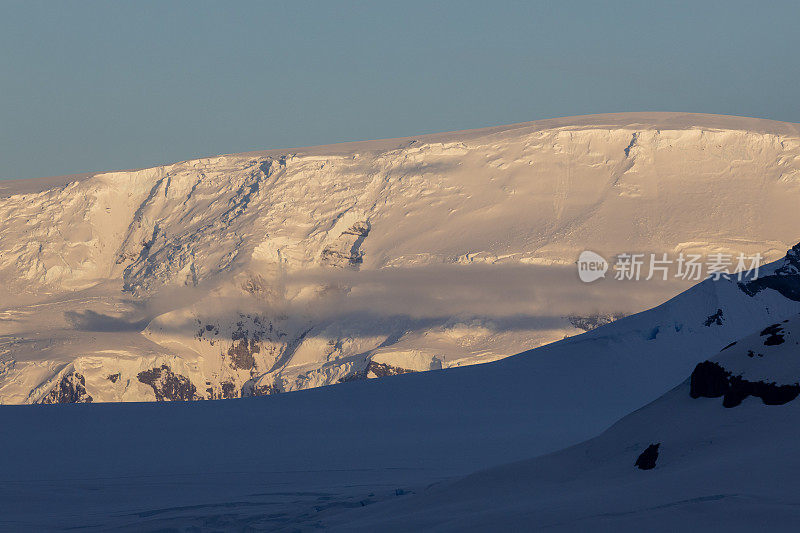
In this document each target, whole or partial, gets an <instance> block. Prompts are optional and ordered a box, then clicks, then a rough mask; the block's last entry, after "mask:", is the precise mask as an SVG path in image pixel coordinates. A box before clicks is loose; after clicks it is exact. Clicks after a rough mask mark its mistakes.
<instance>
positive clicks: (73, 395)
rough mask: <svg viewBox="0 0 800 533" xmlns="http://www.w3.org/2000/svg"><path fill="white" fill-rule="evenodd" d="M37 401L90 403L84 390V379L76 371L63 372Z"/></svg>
mask: <svg viewBox="0 0 800 533" xmlns="http://www.w3.org/2000/svg"><path fill="white" fill-rule="evenodd" d="M39 403H43V404H53V403H92V396H91V395H90V394H89V393H87V392H86V380H85V379H84V377H83V375H82V374H80V373H78V372H74V371H73V372H70V373H68V374H65V375H64V376H63V377H62V378H61V379H60V380H59V381H58V383H56V385H55V386H54V387H53V388H52V389H50V392H49V393H48V394H47V395H46V396H45V397H44V398H42V399H41V401H40V402H39Z"/></svg>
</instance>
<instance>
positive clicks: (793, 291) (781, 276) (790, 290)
mask: <svg viewBox="0 0 800 533" xmlns="http://www.w3.org/2000/svg"><path fill="white" fill-rule="evenodd" d="M739 288H740V289H742V290H743V291H744V292H745V293H747V294H749V295H750V296H754V295H755V294H757V293H759V292H761V291H763V290H764V289H773V290H775V291H778V292H779V293H781V294H782V295H783V296H785V297H786V298H789V299H790V300H794V301H795V302H800V243H798V244H795V245H794V246H793V247H792V249H791V250H789V251H788V252H787V253H786V257H785V258H784V259H783V265H782V266H781V267H780V268H778V269H776V270H775V273H774V274H770V275H767V276H763V277H759V278H757V279H754V280H751V281H747V282H741V283H739Z"/></svg>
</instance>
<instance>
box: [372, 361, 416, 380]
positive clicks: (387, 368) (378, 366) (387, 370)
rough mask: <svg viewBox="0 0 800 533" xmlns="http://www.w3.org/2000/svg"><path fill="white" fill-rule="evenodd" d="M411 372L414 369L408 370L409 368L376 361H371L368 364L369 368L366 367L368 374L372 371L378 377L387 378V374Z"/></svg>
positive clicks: (394, 374) (395, 374)
mask: <svg viewBox="0 0 800 533" xmlns="http://www.w3.org/2000/svg"><path fill="white" fill-rule="evenodd" d="M411 372H414V371H413V370H408V369H407V368H400V367H399V366H392V365H387V364H385V363H377V362H375V361H370V362H369V363H368V364H367V369H366V374H367V375H369V374H370V373H372V374H374V375H375V377H378V378H385V377H386V376H397V375H400V374H408V373H411Z"/></svg>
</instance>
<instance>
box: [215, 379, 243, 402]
mask: <svg viewBox="0 0 800 533" xmlns="http://www.w3.org/2000/svg"><path fill="white" fill-rule="evenodd" d="M220 386H221V388H222V398H223V399H225V400H228V399H230V398H238V397H239V392H238V391H237V390H236V385H235V384H234V383H231V382H230V381H223V382H222V383H221V384H220Z"/></svg>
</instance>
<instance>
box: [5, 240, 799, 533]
mask: <svg viewBox="0 0 800 533" xmlns="http://www.w3.org/2000/svg"><path fill="white" fill-rule="evenodd" d="M763 274H764V275H763V277H762V278H760V279H761V280H762V281H761V282H760V284H759V286H758V287H754V286H750V285H747V284H745V285H741V286H740V285H739V284H738V283H737V282H736V281H735V280H726V279H720V280H718V281H713V280H706V281H704V282H702V283H700V284H699V285H697V286H695V287H693V288H692V289H690V290H688V291H686V292H684V293H682V294H680V295H679V296H677V297H676V298H674V299H672V300H670V301H668V302H666V303H664V304H662V305H660V306H658V307H656V308H654V309H651V310H649V311H646V312H643V313H640V314H637V315H634V316H630V317H627V318H624V319H621V320H618V321H615V322H612V323H610V324H607V325H605V326H602V327H600V328H597V329H595V330H593V331H591V332H588V333H586V334H583V335H580V336H577V337H572V338H569V339H565V340H562V341H560V342H557V343H553V344H550V345H547V346H544V347H540V348H537V349H535V350H532V351H529V352H525V353H522V354H519V355H517V356H514V357H509V358H505V359H502V360H499V361H495V362H492V363H487V364H484V365H473V366H466V367H461V368H449V369H443V370H437V371H432V372H420V373H412V374H405V375H400V376H393V377H387V378H385V379H381V380H357V381H352V382H347V383H343V384H341V385H338V386H335V387H322V388H316V389H312V390H303V391H296V392H292V393H288V394H280V395H275V396H270V397H265V398H243V399H237V400H231V401H224V402H223V401H216V402H166V403H110V404H92V405H36V406H3V407H2V408H0V427H2V428H3V432H2V433H0V450H2V453H0V481H2V483H0V528H2V527H5V528H6V529H12V530H20V529H26V528H27V529H52V528H69V527H82V528H85V529H88V530H107V529H111V528H117V529H122V530H125V529H127V530H131V531H143V530H145V531H146V530H163V529H165V528H170V527H184V528H186V527H190V526H196V527H198V528H200V529H203V528H205V529H214V528H217V529H244V528H247V527H251V528H273V529H279V528H287V529H290V530H297V529H300V530H302V529H312V528H316V527H321V526H334V525H337V524H340V525H341V524H349V523H350V522H349V521H350V520H353V521H361V520H363V522H358V523H360V524H363V527H365V528H367V529H369V528H370V527H371V525H372V524H373V523H377V522H375V521H378V522H380V523H381V524H384V523H385V524H386V525H387V526H392V525H394V526H396V524H397V522H393V520H394V517H395V516H397V515H396V514H394V512H392V513H383V512H382V511H379V509H381V508H382V507H379V506H378V505H376V506H375V509H376V511H375V513H376V514H369V515H364V517H363V518H361V517H360V515H359V516H355V517H352V518H345V514H344V512H345V511H347V510H348V509H350V508H353V507H361V506H362V505H364V506H366V507H367V509H368V510H369V508H370V506H368V505H367V504H370V503H375V502H380V501H385V500H387V499H389V500H391V499H395V498H398V497H402V498H405V497H406V492H407V491H409V490H414V491H416V492H417V493H419V494H420V496H422V494H421V493H420V488H419V487H421V486H425V484H428V483H431V482H436V481H440V480H442V479H444V478H452V477H454V476H459V475H466V474H468V473H469V472H473V471H475V470H478V469H483V468H489V467H495V466H497V465H499V464H503V463H506V462H508V461H515V460H523V459H526V458H529V457H532V456H537V455H541V454H544V453H548V452H554V451H556V450H559V449H561V448H564V447H565V446H569V445H572V444H575V443H577V442H580V441H582V440H585V439H588V438H591V437H592V436H594V435H597V434H598V433H599V432H601V431H602V430H604V429H605V428H607V427H608V426H609V425H610V424H612V423H613V422H614V421H615V420H617V419H619V418H620V417H622V416H624V415H625V414H627V413H630V412H631V411H633V410H634V409H637V408H639V407H640V406H642V405H644V404H646V403H648V402H651V401H653V400H655V399H656V398H658V396H660V395H661V394H662V393H663V392H664V391H667V390H669V389H671V388H673V387H674V386H675V384H676V383H680V382H681V381H682V380H684V379H685V378H686V376H688V375H689V374H691V373H692V371H693V369H694V368H695V367H696V366H697V364H698V363H699V362H702V361H704V360H705V359H707V358H708V357H709V355H711V354H716V353H718V352H719V351H720V350H721V349H722V348H724V347H725V346H728V345H729V344H730V343H731V342H733V341H735V340H736V339H740V338H741V337H742V336H743V335H746V334H748V333H751V332H752V333H754V334H755V336H754V337H752V338H751V340H747V342H744V341H740V342H739V343H737V344H736V345H734V346H733V347H729V348H727V349H726V350H723V352H722V353H723V354H729V353H730V354H733V353H734V352H733V351H732V350H734V349H735V350H740V349H741V350H745V349H750V348H752V346H751V344H753V343H757V342H760V343H762V344H763V343H764V342H766V340H767V339H768V338H772V336H773V335H777V334H780V332H778V331H775V330H774V328H772V327H773V326H774V325H775V324H783V322H782V321H784V320H787V319H791V318H792V317H794V316H795V315H797V314H798V313H800V297H797V293H796V291H797V290H798V289H800V245H798V246H796V247H795V248H794V249H792V250H790V251H789V253H787V255H786V257H785V258H784V259H782V260H780V261H778V262H776V263H775V264H773V265H770V266H769V268H767V269H765V270H764V272H763ZM757 289H758V290H757ZM720 310H722V313H720ZM709 317H715V318H714V320H709ZM717 318H719V320H717ZM781 327H783V326H781ZM769 328H772V329H769ZM765 329H769V332H768V333H767V334H766V335H765V336H761V335H760V334H761V333H762V332H763V331H764V330H765ZM795 340H796V339H794V337H787V340H786V342H784V343H783V344H785V345H786V346H785V348H788V347H789V346H790V345H791V346H794V344H793V343H794V342H795ZM770 342H772V343H774V342H775V341H770ZM740 344H741V346H740ZM783 344H781V346H782V345H783ZM773 346H777V347H780V346H779V345H777V344H773ZM764 349H766V347H764ZM736 353H737V354H739V356H738V358H737V359H736V361H735V362H736V365H738V364H739V363H740V362H742V361H744V360H745V358H747V355H746V352H744V353H745V355H742V354H741V353H740V352H738V351H737V352H736ZM776 353H777V352H776ZM769 356H770V352H766V355H765V357H764V358H762V359H764V360H766V359H765V358H766V357H769ZM728 366H730V371H731V372H733V373H736V372H738V371H739V369H740V368H743V367H739V366H735V365H733V364H730V365H728ZM726 368H727V367H726ZM753 375H755V374H753ZM747 376H751V374H749V373H748V374H747ZM683 388H684V389H686V386H683ZM67 390H71V389H69V388H67ZM684 392H686V393H687V394H688V390H687V391H684ZM681 394H683V396H682V398H683V400H681V401H685V402H690V403H689V404H690V405H695V403H696V405H702V406H706V407H704V409H706V408H707V409H717V410H722V411H723V412H727V411H726V410H725V408H724V407H722V401H723V400H722V399H721V398H713V399H711V400H708V401H706V399H697V400H693V399H691V398H689V397H688V396H686V394H684V393H681ZM750 400H751V399H749V398H748V399H746V400H745V401H744V402H743V403H742V405H741V406H740V407H737V408H736V409H742V410H741V411H738V410H737V411H735V414H736V413H740V412H742V413H745V412H749V411H748V409H750V407H749V405H750V404H751V403H752V402H750ZM691 402H695V403H691ZM683 405H684V404H680V405H678V406H677V407H676V406H674V405H672V404H670V405H668V406H667V408H665V410H666V411H669V412H671V413H673V414H674V416H679V415H680V413H681V412H683V411H681V410H682V409H683ZM780 412H782V413H783V412H785V411H780ZM772 413H773V411H768V412H767V414H766V415H765V418H764V422H763V423H764V424H767V425H771V424H773V422H774V418H771V417H773V415H772ZM735 416H738V414H736V415H735ZM775 416H777V415H775ZM656 418H657V417H653V420H656ZM648 419H649V418H648ZM703 421H704V422H706V420H705V419H703ZM737 421H738V419H737V418H720V419H719V423H720V424H721V425H726V424H727V425H730V423H731V422H737ZM687 423H688V422H687ZM690 425H691V424H690ZM652 427H653V428H654V430H653V431H646V432H645V431H642V432H638V433H636V435H635V439H636V440H634V441H632V442H633V443H635V446H634V445H633V444H630V446H629V448H630V449H627V448H626V449H622V450H620V449H619V448H618V447H616V446H617V444H618V442H619V441H618V440H613V442H612V443H611V444H610V445H609V448H608V449H609V450H610V451H609V452H608V453H609V454H611V453H612V452H613V453H614V454H618V455H619V456H618V458H617V459H615V461H617V462H618V463H619V464H622V463H625V465H626V467H627V468H632V464H633V461H634V460H635V458H636V457H635V456H636V455H637V454H639V453H641V451H642V448H643V447H644V446H646V445H647V444H649V443H650V440H651V439H660V440H659V441H658V442H662V441H663V442H664V456H663V459H667V458H668V457H669V454H670V453H672V452H671V451H670V450H671V449H672V444H671V443H669V442H668V440H667V438H668V437H669V435H667V434H666V433H668V431H666V430H659V431H658V432H657V431H655V429H657V428H658V424H657V423H656V422H654V423H653V426H652ZM665 427H666V426H665ZM704 427H705V426H704ZM708 427H709V428H710V430H713V429H714V426H713V425H709V426H708ZM725 427H727V426H725ZM754 427H755V428H756V429H758V428H760V426H754ZM695 429H697V430H698V431H700V430H701V428H695ZM43 435H44V437H43ZM631 435H633V433H631ZM787 435H791V434H789V433H787ZM689 437H691V435H689V436H688V437H687V438H689ZM626 438H627V437H626ZM631 438H633V437H631ZM692 438H694V437H692ZM749 438H753V439H754V438H755V436H750V437H749ZM626 442H627V441H626ZM745 442H747V443H754V442H756V441H755V440H751V441H745ZM626 446H628V444H626ZM765 450H766V448H765ZM748 453H750V452H748ZM752 453H755V452H752ZM745 457H747V455H745ZM670 460H672V459H669V460H666V461H664V463H663V465H667V464H669V461H670ZM581 464H584V463H581ZM614 464H617V463H614ZM612 466H613V465H612ZM661 466H662V463H658V468H657V469H656V470H654V472H657V471H659V469H660V468H661ZM526 468H528V467H526ZM530 468H532V469H535V468H539V469H542V468H545V467H541V466H534V467H530ZM609 468H610V467H609ZM532 471H533V470H532ZM492 475H494V474H492ZM575 475H577V473H576V474H575ZM504 479H505V478H504V477H503V476H500V477H499V478H498V479H497V480H496V481H492V483H496V484H498V485H502V483H504V482H505V481H504ZM556 481H558V480H556ZM463 483H467V484H469V483H471V482H470V481H469V480H467V481H464V482H463ZM520 483H525V484H528V483H533V482H532V481H529V480H528V479H527V478H526V479H525V480H523V481H521V482H520ZM593 483H595V484H596V481H593ZM447 486H448V487H449V486H450V485H447ZM436 490H439V489H436ZM470 490H474V491H476V492H475V498H485V497H486V496H485V494H483V495H481V494H479V493H478V492H479V491H478V489H477V488H475V487H473V489H470ZM498 490H499V489H498ZM531 490H545V489H540V488H535V487H534V488H532V489H531ZM587 490H588V489H587ZM450 494H451V496H447V498H450V497H452V494H453V493H450ZM593 494H596V493H593ZM699 494H700V496H698V497H703V498H704V497H705V496H704V494H705V493H704V492H703V491H700V492H699ZM715 494H716V493H715ZM578 496H579V495H576V498H578ZM553 497H555V496H553ZM415 501H416V500H415ZM514 502H516V503H519V500H512V499H510V500H509V505H511V503H514ZM380 505H381V506H382V505H384V504H380ZM386 505H389V503H386ZM424 505H425V506H427V505H429V504H428V503H425V504H424ZM430 505H431V506H435V505H437V502H436V501H435V500H431V502H430ZM519 505H522V503H519ZM425 508H427V507H423V506H421V507H420V509H421V512H422V511H423V510H424V509H425ZM512 510H513V509H512ZM523 510H524V509H523ZM432 512H433V513H434V515H435V517H434V518H436V520H439V518H441V517H443V516H444V517H445V518H446V516H447V515H446V513H445V514H443V513H442V512H439V511H432ZM340 513H341V514H340ZM370 513H371V511H370ZM487 516H488V515H487ZM338 517H341V520H347V522H341V521H339V520H340V518H338ZM414 519H415V520H416V519H419V520H420V521H421V522H420V523H426V524H427V523H428V522H426V520H428V518H426V517H425V516H422V515H421V516H419V517H416V518H414ZM353 523H355V522H353ZM478 523H480V522H476V524H478Z"/></svg>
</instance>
